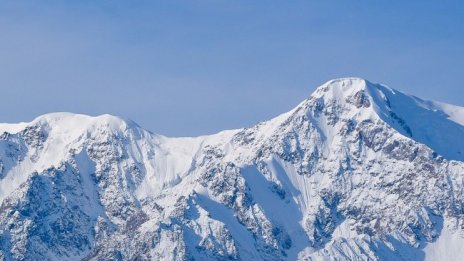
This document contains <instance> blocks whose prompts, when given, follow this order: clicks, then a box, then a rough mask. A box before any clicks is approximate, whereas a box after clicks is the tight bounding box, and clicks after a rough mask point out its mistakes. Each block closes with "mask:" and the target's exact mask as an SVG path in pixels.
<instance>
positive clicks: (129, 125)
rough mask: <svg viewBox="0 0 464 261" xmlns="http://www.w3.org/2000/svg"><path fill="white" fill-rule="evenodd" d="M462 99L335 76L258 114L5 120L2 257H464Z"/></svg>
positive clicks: (0, 149)
mask: <svg viewBox="0 0 464 261" xmlns="http://www.w3.org/2000/svg"><path fill="white" fill-rule="evenodd" d="M463 137H464V108H461V107H457V106H453V105H448V104H443V103H438V102H431V101H424V100H421V99H419V98H416V97H414V96H409V95H406V94H404V93H401V92H399V91H396V90H393V89H391V88H389V87H386V86H384V85H380V84H373V83H371V82H368V81H366V80H363V79H358V78H345V79H337V80H332V81H329V82H327V83H325V84H323V85H322V86H320V87H318V88H317V90H316V91H315V92H314V93H313V94H312V95H311V96H309V97H308V98H307V99H306V100H304V101H303V102H302V103H300V104H299V105H298V106H297V107H296V108H294V109H293V110H291V111H290V112H287V113H284V114H282V115H280V116H278V117H276V118H274V119H271V120H269V121H264V122H261V123H259V124H257V125H256V126H253V127H251V128H245V129H237V130H230V131H224V132H220V133H218V134H214V135H210V136H201V137H196V138H169V137H165V136H162V135H158V134H153V133H151V132H149V131H147V130H144V129H143V128H141V127H140V126H138V125H137V124H136V123H134V122H132V121H130V120H125V119H121V118H118V117H114V116H110V115H102V116H98V117H90V116H85V115H78V114H70V113H53V114H47V115H43V116H40V117H38V118H36V119H35V120H33V121H32V122H30V123H19V124H0V202H1V205H0V259H3V260H461V257H462V256H463V255H464V249H463V248H462V245H463V244H464V139H463Z"/></svg>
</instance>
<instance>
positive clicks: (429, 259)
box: [423, 228, 464, 261]
mask: <svg viewBox="0 0 464 261" xmlns="http://www.w3.org/2000/svg"><path fill="white" fill-rule="evenodd" d="M463 246H464V234H463V232H462V231H461V232H458V231H456V230H452V229H450V228H444V229H443V230H442V232H441V234H440V237H439V238H438V239H437V240H436V241H435V242H433V243H428V244H427V245H426V246H425V248H424V250H423V251H424V252H425V261H434V260H447V261H460V260H462V258H463V257H464V247H463Z"/></svg>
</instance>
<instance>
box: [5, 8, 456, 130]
mask: <svg viewBox="0 0 464 261" xmlns="http://www.w3.org/2000/svg"><path fill="white" fill-rule="evenodd" d="M345 76H358V77H362V78H366V79H369V80H370V81H372V82H381V83H384V84H387V85H389V86H390V87H392V88H395V89H398V90H402V91H404V92H406V93H411V94H414V95H416V96H419V97H423V98H427V99H433V100H439V101H444V102H448V103H453V104H457V105H463V106H464V83H463V82H464V80H463V79H464V1H462V0H460V1H446V0H444V1H419V0H411V1H372V0H357V1H348V0H346V1H331V0H325V1H297V0H295V1H293V0H292V1H275V0H266V1H264V0H262V1H258V0H256V1H253V0H252V1H250V0H228V1H226V0H190V1H176V0H169V1H154V0H151V1H138V0H135V1H132V0H131V1H119V0H108V1H98V0H97V1H95V0H91V1H90V0H89V1H86V0H83V1H81V0H79V1H47V0H43V1H38V0H31V1H16V0H14V1H13V0H11V1H10V0H8V1H1V2H0V98H1V100H0V122H19V121H30V120H31V119H33V118H34V117H36V116H38V115H40V114H44V113H47V112H55V111H70V112H76V113H85V114H90V115H97V114H103V113H109V114H114V115H119V116H123V117H127V118H131V119H133V120H134V121H136V122H138V123H139V124H140V125H141V126H143V127H145V128H146V129H149V130H151V131H153V132H156V133H161V134H165V135H168V136H180V135H181V136H184V135H188V136H190V135H200V134H209V133H214V132H217V131H220V130H223V129H232V128H240V127H246V126H252V125H253V124H255V123H256V122H258V121H261V120H266V119H269V118H272V117H273V116H276V115H278V114H280V113H283V112H286V111H288V110H290V109H291V108H293V107H294V106H296V105H297V104H298V103H299V102H300V101H302V100H303V99H305V98H306V97H307V96H308V95H309V94H310V93H311V92H312V91H313V90H314V88H315V87H316V86H317V85H319V84H322V83H323V82H325V81H327V80H330V79H333V78H339V77H345Z"/></svg>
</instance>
